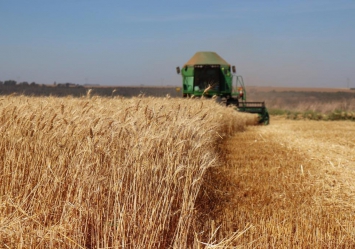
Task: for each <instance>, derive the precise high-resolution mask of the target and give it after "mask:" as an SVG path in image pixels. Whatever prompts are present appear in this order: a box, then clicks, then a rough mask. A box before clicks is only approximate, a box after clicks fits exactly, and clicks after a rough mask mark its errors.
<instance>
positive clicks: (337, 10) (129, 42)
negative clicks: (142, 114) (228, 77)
mask: <svg viewBox="0 0 355 249" xmlns="http://www.w3.org/2000/svg"><path fill="white" fill-rule="evenodd" d="M197 51H214V52H217V53H218V54H219V55H221V56H222V57H223V58H224V59H225V60H227V61H228V62H229V63H230V64H232V65H235V66H236V68H237V72H238V74H240V75H242V76H243V77H244V80H245V83H246V84H247V85H259V86H291V87H297V86H299V87H347V84H348V82H349V84H350V87H355V1H353V0H334V1H328V0H314V1H312V0H309V1H286V0H284V1H272V0H271V1H266V0H264V1H257V0H250V1H237V0H225V1H211V0H203V1H202V0H198V1H168V0H166V1H154V0H153V1H120V0H116V1H113V0H26V1H25V0H0V56H1V57H0V58H1V60H0V80H1V81H4V80H8V79H14V80H16V81H29V82H32V81H35V82H37V83H45V84H52V83H53V82H57V83H60V82H62V83H64V82H73V83H77V84H85V83H91V84H101V85H141V84H144V85H157V86H160V85H180V83H181V76H179V75H177V74H176V72H175V67H176V66H182V65H183V64H184V63H185V62H186V61H188V60H189V59H190V58H191V57H192V56H193V55H194V54H195V52H197Z"/></svg>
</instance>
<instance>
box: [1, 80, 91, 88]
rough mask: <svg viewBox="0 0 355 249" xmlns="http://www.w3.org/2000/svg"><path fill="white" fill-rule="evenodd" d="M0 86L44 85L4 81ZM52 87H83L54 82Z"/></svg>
mask: <svg viewBox="0 0 355 249" xmlns="http://www.w3.org/2000/svg"><path fill="white" fill-rule="evenodd" d="M0 86H42V87H45V86H46V85H45V84H37V83H36V82H32V83H29V82H27V81H23V82H16V80H5V81H0ZM54 86H56V87H80V88H82V87H84V86H83V85H79V84H74V83H69V82H68V83H58V84H57V83H56V82H54Z"/></svg>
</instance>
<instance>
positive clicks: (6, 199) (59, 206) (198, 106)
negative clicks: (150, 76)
mask: <svg viewBox="0 0 355 249" xmlns="http://www.w3.org/2000/svg"><path fill="white" fill-rule="evenodd" d="M0 113H1V116H0V137H1V140H0V152H1V157H0V165H1V166H0V181H1V185H0V241H1V242H0V243H1V247H3V248H15V247H16V248H121V247H123V248H168V247H174V248H188V247H193V246H194V245H196V244H198V245H202V244H201V243H199V242H198V241H199V239H198V238H196V237H195V236H194V233H195V232H197V233H200V232H201V231H194V226H195V225H194V226H193V224H196V222H197V220H196V217H197V216H196V214H195V210H196V209H195V202H196V198H197V196H198V195H199V191H200V187H201V184H202V182H203V178H204V177H205V173H206V171H207V170H208V169H209V168H211V167H214V166H217V165H219V163H220V161H219V160H220V159H219V156H218V150H217V147H216V146H217V145H218V144H219V142H220V141H221V138H223V137H225V136H229V135H232V134H234V133H235V132H238V131H242V130H244V129H245V127H246V124H247V123H253V122H254V120H255V117H254V116H253V115H248V114H240V113H237V112H235V111H234V110H233V109H232V108H225V107H222V106H220V105H218V104H216V103H214V102H212V101H209V100H182V99H172V98H164V99H163V98H144V97H141V98H132V99H124V98H115V97H114V98H99V97H95V96H91V92H90V90H89V91H88V93H87V98H85V97H84V98H80V99H76V98H70V97H68V98H53V97H45V98H35V97H24V96H11V97H4V98H2V99H1V101H0ZM201 242H202V241H201ZM205 242H206V243H208V241H205Z"/></svg>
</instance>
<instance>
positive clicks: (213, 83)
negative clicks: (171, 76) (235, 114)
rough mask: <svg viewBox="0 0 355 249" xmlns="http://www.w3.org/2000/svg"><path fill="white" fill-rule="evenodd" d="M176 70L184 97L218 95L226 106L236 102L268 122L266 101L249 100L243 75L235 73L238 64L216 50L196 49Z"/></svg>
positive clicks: (242, 109) (239, 107)
mask: <svg viewBox="0 0 355 249" xmlns="http://www.w3.org/2000/svg"><path fill="white" fill-rule="evenodd" d="M176 71H177V73H178V74H180V73H181V75H182V94H183V97H184V98H190V97H202V96H204V97H209V98H211V97H214V96H216V97H217V98H218V99H220V100H221V102H223V103H225V104H226V105H227V106H228V105H235V106H236V108H237V110H238V111H240V112H249V113H257V114H258V115H259V122H260V123H263V124H269V121H270V118H269V113H268V111H267V109H266V107H265V102H247V94H246V90H245V86H244V81H243V77H242V76H240V75H236V69H235V66H232V67H231V65H230V64H229V63H228V62H227V61H225V60H224V59H223V58H222V57H220V56H219V55H218V54H217V53H215V52H197V53H196V54H195V55H194V56H192V57H191V59H190V60H189V61H188V62H186V63H185V65H184V66H183V67H182V68H181V70H180V67H177V68H176ZM234 82H235V83H234Z"/></svg>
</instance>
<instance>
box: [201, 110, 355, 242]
mask: <svg viewBox="0 0 355 249" xmlns="http://www.w3.org/2000/svg"><path fill="white" fill-rule="evenodd" d="M273 120H274V121H273V123H272V124H271V125H269V126H265V127H248V129H247V130H246V132H242V133H238V134H237V135H236V136H234V137H232V138H231V139H227V140H224V142H223V143H222V148H223V151H225V154H224V157H225V160H226V164H225V165H224V166H222V167H219V168H218V170H217V168H211V169H209V170H208V172H207V174H206V175H207V177H206V181H205V183H204V184H203V186H202V187H201V192H205V193H206V195H207V194H208V196H209V199H207V198H202V199H201V200H199V199H198V201H197V203H198V205H196V206H197V208H198V209H199V208H200V209H202V210H203V212H202V211H200V212H199V214H200V215H201V217H200V219H201V220H202V221H205V223H204V226H203V228H206V229H208V228H210V227H212V228H215V229H214V231H215V233H214V238H215V240H216V241H218V240H222V239H223V238H226V237H228V235H229V234H231V233H232V232H233V231H236V230H239V231H244V232H243V235H242V236H240V237H239V238H238V239H237V240H234V241H228V242H225V243H223V245H221V247H212V248H225V247H226V245H229V246H230V247H229V248H235V247H238V246H239V247H238V248H355V239H354V238H355V237H354V236H355V219H354V218H355V217H354V213H355V183H354V178H355V171H354V169H355V156H354V145H355V127H354V125H353V123H352V122H347V121H342V122H340V121H337V122H326V121H290V120H283V119H277V118H275V117H274V118H273ZM202 223H203V222H200V223H199V224H202ZM203 228H199V229H197V230H203ZM246 228H249V229H247V230H246ZM204 241H206V238H205V239H204ZM227 243H228V244H227Z"/></svg>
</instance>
